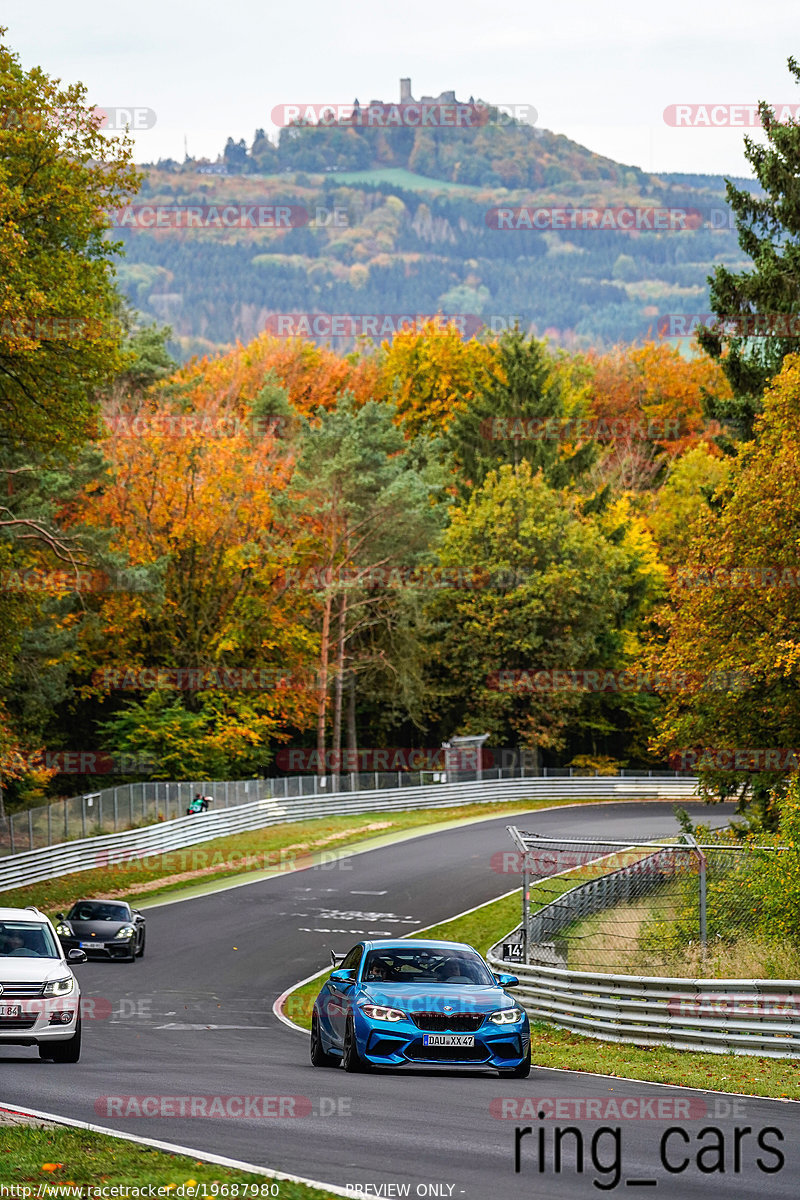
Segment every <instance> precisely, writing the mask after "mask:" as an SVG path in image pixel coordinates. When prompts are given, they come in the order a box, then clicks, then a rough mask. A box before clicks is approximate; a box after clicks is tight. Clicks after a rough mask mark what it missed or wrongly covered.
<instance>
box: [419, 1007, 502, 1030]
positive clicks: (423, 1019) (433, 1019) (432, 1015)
mask: <svg viewBox="0 0 800 1200" xmlns="http://www.w3.org/2000/svg"><path fill="white" fill-rule="evenodd" d="M484 1016H485V1013H463V1012H454V1013H443V1012H417V1013H411V1020H412V1021H413V1022H414V1024H415V1025H416V1027H417V1029H424V1030H425V1032H426V1033H474V1032H475V1030H476V1029H478V1027H479V1026H481V1025H482V1024H483V1020H484Z"/></svg>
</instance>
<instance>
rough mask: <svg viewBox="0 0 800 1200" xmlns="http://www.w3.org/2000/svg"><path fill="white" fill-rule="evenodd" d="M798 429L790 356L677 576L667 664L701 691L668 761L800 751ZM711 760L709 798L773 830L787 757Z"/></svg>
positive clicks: (675, 728)
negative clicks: (733, 803) (734, 799)
mask: <svg viewBox="0 0 800 1200" xmlns="http://www.w3.org/2000/svg"><path fill="white" fill-rule="evenodd" d="M799 424H800V356H798V355H790V356H789V357H787V358H786V359H785V361H784V365H783V368H782V370H781V372H780V373H779V374H778V375H777V376H776V377H775V379H774V380H773V382H772V384H771V385H770V386H769V388H768V389H767V391H766V392H765V394H764V406H763V412H762V414H761V415H760V416H759V417H757V418H756V420H755V423H754V440H753V441H752V442H749V443H746V444H742V445H741V446H740V447H739V451H738V455H737V458H736V461H735V462H734V464H733V467H732V470H731V474H730V478H729V479H728V480H725V479H723V480H722V482H721V485H720V487H719V489H718V490H717V492H716V493H715V496H714V498H713V499H714V504H713V505H712V506H710V507H708V508H707V510H706V511H705V513H704V516H703V520H702V521H701V522H698V523H697V524H696V526H695V527H694V538H693V540H692V543H691V545H690V547H689V549H688V552H687V553H686V556H685V559H684V561H683V563H681V564H680V565H679V566H678V567H677V569H676V571H675V576H674V580H673V585H672V590H671V598H672V609H671V610H670V611H669V612H668V613H667V614H666V615H665V618H664V634H665V637H666V639H667V640H666V644H665V646H664V647H663V649H662V650H661V651H660V653H659V654H658V663H659V665H660V666H661V668H662V669H666V670H674V671H682V672H690V673H692V674H693V675H694V676H696V678H697V680H698V683H697V686H694V687H692V688H691V690H687V691H686V692H680V693H675V694H674V695H672V696H670V697H668V700H667V707H666V712H665V716H664V720H663V722H662V723H661V726H660V729H659V734H658V738H657V740H656V743H655V746H656V748H657V749H658V750H659V751H660V752H662V753H675V754H679V755H680V754H685V753H688V754H690V756H691V755H692V754H694V753H695V752H696V751H702V750H706V749H710V750H712V751H716V750H718V749H720V748H722V749H727V750H730V749H731V748H740V749H741V750H742V752H743V753H744V754H745V755H746V756H747V755H749V754H750V752H751V751H753V750H767V749H781V748H791V747H795V746H797V744H798V733H799V732H800V701H799V700H798V697H800V690H798V686H797V680H798V668H799V666H800V649H799V647H800V598H799V597H800V591H799V590H798V551H799V550H800V454H798V447H797V429H798V425H799ZM687 761H688V762H689V765H691V764H692V763H693V762H696V761H697V760H696V759H695V758H692V757H690V758H689V759H688V760H687ZM704 761H705V767H703V765H702V762H701V764H700V771H701V774H702V776H703V777H704V779H705V782H706V785H707V787H708V790H709V791H710V792H711V793H712V794H715V795H716V796H718V797H719V796H725V795H738V796H739V798H740V800H741V802H742V804H743V805H745V806H748V805H749V806H751V807H752V810H753V811H754V813H755V814H756V815H757V816H758V817H759V818H760V819H762V820H766V821H772V822H773V823H774V821H775V820H776V819H777V816H776V813H775V811H774V809H773V808H772V807H771V806H772V801H771V800H770V799H769V796H770V791H771V788H772V786H773V784H776V783H778V784H780V783H781V780H782V779H783V781H784V782H785V775H786V771H787V764H786V760H785V756H784V759H782V760H781V761H780V763H778V764H776V763H773V764H772V765H771V766H770V764H767V763H766V761H765V760H764V759H763V758H762V759H761V760H758V759H757V758H754V760H753V762H752V763H746V762H744V760H742V761H741V769H739V770H737V769H728V766H727V765H726V764H724V763H723V764H720V760H719V759H718V758H717V757H715V754H714V753H711V754H708V755H706V756H705V760H704ZM789 765H791V762H790V763H789ZM720 766H721V769H717V768H718V767H720ZM731 766H732V765H731Z"/></svg>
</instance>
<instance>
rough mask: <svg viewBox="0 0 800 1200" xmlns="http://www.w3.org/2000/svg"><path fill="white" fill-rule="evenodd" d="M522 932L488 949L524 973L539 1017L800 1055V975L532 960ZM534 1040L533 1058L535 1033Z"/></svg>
mask: <svg viewBox="0 0 800 1200" xmlns="http://www.w3.org/2000/svg"><path fill="white" fill-rule="evenodd" d="M520 935H521V929H517V930H514V931H513V932H512V933H511V934H509V935H508V937H506V938H505V939H504V941H503V942H499V943H498V944H497V945H496V946H493V947H492V949H491V950H490V951H489V954H488V956H487V957H488V961H489V964H490V965H491V967H492V969H493V970H495V971H509V970H511V971H513V972H514V974H515V975H516V976H517V977H518V978H519V981H520V986H519V988H515V989H514V990H515V995H518V996H519V998H520V1000H521V1002H522V1003H523V1004H524V1006H525V1008H526V1009H527V1011H528V1014H529V1015H530V1016H531V1017H532V1018H533V1019H534V1020H539V1021H548V1022H550V1023H551V1024H553V1025H559V1026H561V1028H563V1029H571V1030H572V1031H573V1032H575V1033H582V1034H584V1035H587V1036H588V1037H596V1038H602V1039H604V1040H605V1041H612V1042H632V1043H635V1044H636V1045H639V1046H655V1045H665V1044H666V1045H670V1046H673V1047H674V1048H675V1049H679V1050H704V1051H710V1052H714V1053H733V1054H758V1055H763V1056H765V1057H768V1058H797V1057H800V981H799V980H796V979H678V978H672V977H659V976H641V975H604V974H598V973H594V972H590V971H568V970H566V969H564V968H562V967H545V966H538V965H530V966H528V965H523V964H522V963H520V962H519V961H518V960H517V959H516V958H515V957H513V953H512V951H511V946H510V945H509V943H511V945H513V944H514V943H515V942H516V943H517V944H520ZM504 945H506V947H507V949H506V950H505V952H504V949H503V947H504ZM504 954H505V956H504ZM533 1047H534V1049H533V1057H534V1061H535V1059H536V1036H535V1034H534V1037H533Z"/></svg>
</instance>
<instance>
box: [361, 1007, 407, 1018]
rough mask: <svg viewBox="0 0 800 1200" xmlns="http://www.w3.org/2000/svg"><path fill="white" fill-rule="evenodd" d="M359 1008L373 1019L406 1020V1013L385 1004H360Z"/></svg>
mask: <svg viewBox="0 0 800 1200" xmlns="http://www.w3.org/2000/svg"><path fill="white" fill-rule="evenodd" d="M359 1008H360V1009H361V1011H362V1012H363V1013H364V1015H365V1016H367V1017H369V1018H370V1019H371V1020H372V1021H405V1020H406V1014H405V1013H404V1012H401V1011H400V1009H399V1008H387V1007H386V1005H384V1004H360V1005H359Z"/></svg>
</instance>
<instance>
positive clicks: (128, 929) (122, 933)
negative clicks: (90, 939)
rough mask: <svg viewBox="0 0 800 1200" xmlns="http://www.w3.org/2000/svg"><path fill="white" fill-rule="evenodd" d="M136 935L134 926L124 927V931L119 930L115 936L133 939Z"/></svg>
mask: <svg viewBox="0 0 800 1200" xmlns="http://www.w3.org/2000/svg"><path fill="white" fill-rule="evenodd" d="M135 933H136V930H135V929H134V928H133V926H132V925H123V926H122V929H120V930H118V931H117V933H115V934H114V938H115V939H116V938H131V937H133V935H134V934H135Z"/></svg>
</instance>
